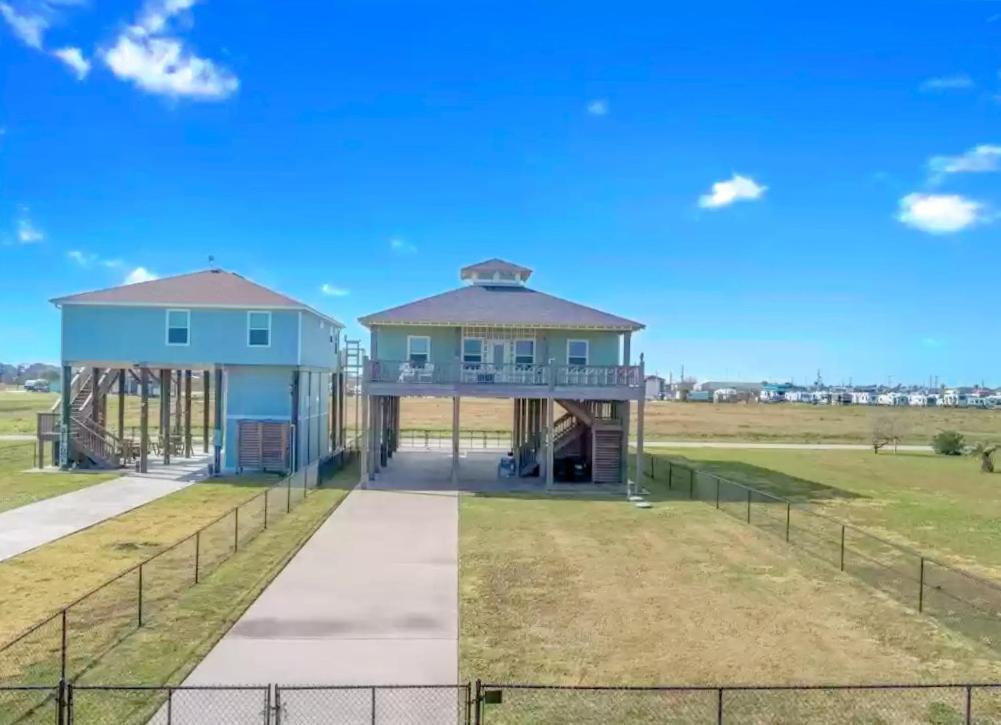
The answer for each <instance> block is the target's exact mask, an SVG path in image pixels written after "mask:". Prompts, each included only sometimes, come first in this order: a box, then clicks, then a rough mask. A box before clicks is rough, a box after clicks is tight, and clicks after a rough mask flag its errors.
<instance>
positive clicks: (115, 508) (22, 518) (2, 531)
mask: <svg viewBox="0 0 1001 725" xmlns="http://www.w3.org/2000/svg"><path fill="white" fill-rule="evenodd" d="M210 460H211V456H209V455H201V456H195V457H193V458H181V459H178V460H176V461H175V462H174V463H171V465H169V466H164V465H162V464H161V465H157V464H154V463H153V462H152V461H150V471H149V473H142V474H139V473H132V474H129V475H127V476H122V477H121V478H116V479H114V480H112V481H106V482H104V483H98V484H95V485H93V486H88V487H87V488H81V489H79V490H77V491H72V492H70V493H65V494H63V495H62V496H54V497H53V498H47V499H45V500H43V501H36V502H35V503H32V504H28V505H27V506H21V507H19V508H15V509H11V510H9V511H4V512H3V513H0V561H4V560H5V559H10V558H11V557H14V556H17V555H18V554H23V553H24V552H26V551H30V550H31V549H34V548H36V547H39V546H42V545H43V544H48V543H49V542H50V541H55V540H56V539H60V538H62V537H64V536H68V535H70V534H73V533H76V532H77V531H80V530H81V529H86V528H88V527H89V526H93V525H94V524H98V523H100V522H102V521H105V520H106V519H110V518H112V517H114V516H118V515H119V514H123V513H125V512H126V511H130V510H132V509H134V508H137V507H139V506H142V505H143V504H147V503H149V502H150V501H155V500H156V499H158V498H161V497H163V496H166V495H167V494H169V493H174V491H179V490H181V489H182V488H185V487H187V486H190V485H191V484H192V483H195V482H196V481H199V480H201V479H203V478H204V477H205V476H206V475H207V473H208V468H207V466H208V463H209V461H210ZM36 475H38V476H40V477H41V476H47V475H50V474H49V473H47V472H46V471H39V472H38V473H37V474H36Z"/></svg>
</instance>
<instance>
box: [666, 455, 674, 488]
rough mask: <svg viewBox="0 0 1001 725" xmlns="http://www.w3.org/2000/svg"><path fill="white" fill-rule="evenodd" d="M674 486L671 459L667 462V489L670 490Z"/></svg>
mask: <svg viewBox="0 0 1001 725" xmlns="http://www.w3.org/2000/svg"><path fill="white" fill-rule="evenodd" d="M673 488H674V464H673V463H672V462H671V461H668V462H667V490H668V491H670V490H671V489H673Z"/></svg>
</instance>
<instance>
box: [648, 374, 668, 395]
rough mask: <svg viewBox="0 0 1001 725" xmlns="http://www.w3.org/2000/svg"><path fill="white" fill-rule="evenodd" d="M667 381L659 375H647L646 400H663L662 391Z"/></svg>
mask: <svg viewBox="0 0 1001 725" xmlns="http://www.w3.org/2000/svg"><path fill="white" fill-rule="evenodd" d="M666 384H667V381H666V380H664V378H662V377H660V376H659V375H647V376H646V381H645V385H646V399H647V400H663V399H664V389H665V386H666Z"/></svg>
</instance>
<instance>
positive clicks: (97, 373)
mask: <svg viewBox="0 0 1001 725" xmlns="http://www.w3.org/2000/svg"><path fill="white" fill-rule="evenodd" d="M100 380H101V369H100V368H91V369H90V419H91V420H92V421H94V422H95V423H98V424H100V422H101V391H100V388H99V386H98V383H99V382H100Z"/></svg>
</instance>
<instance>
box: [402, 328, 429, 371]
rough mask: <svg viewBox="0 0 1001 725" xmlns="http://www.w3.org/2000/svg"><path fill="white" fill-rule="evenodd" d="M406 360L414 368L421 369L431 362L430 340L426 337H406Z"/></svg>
mask: <svg viewBox="0 0 1001 725" xmlns="http://www.w3.org/2000/svg"><path fill="white" fill-rule="evenodd" d="M407 360H409V361H410V364H411V365H413V366H414V367H418V368H422V367H424V366H425V365H427V363H428V362H430V360H431V338H430V337H428V336H427V335H410V336H408V337H407Z"/></svg>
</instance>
